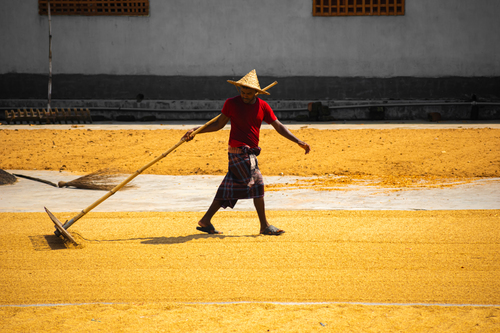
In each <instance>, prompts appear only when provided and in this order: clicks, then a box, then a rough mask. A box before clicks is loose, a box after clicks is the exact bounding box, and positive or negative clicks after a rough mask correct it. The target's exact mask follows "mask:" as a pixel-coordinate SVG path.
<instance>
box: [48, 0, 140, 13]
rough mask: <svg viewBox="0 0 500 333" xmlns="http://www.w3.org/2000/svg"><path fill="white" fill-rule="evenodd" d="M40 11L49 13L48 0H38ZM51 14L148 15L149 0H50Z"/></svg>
mask: <svg viewBox="0 0 500 333" xmlns="http://www.w3.org/2000/svg"><path fill="white" fill-rule="evenodd" d="M38 13H39V14H40V15H47V14H48V5H47V0H39V1H38ZM50 14H51V15H87V16H101V15H103V16H105V15H107V16H147V15H149V0H142V1H133V0H79V1H76V0H50Z"/></svg>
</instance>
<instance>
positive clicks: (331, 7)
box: [313, 0, 405, 16]
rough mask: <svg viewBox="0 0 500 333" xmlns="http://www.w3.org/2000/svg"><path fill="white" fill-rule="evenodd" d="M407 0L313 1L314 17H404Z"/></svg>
mask: <svg viewBox="0 0 500 333" xmlns="http://www.w3.org/2000/svg"><path fill="white" fill-rule="evenodd" d="M404 14H405V0H313V15H314V16H370V15H377V16H378V15H404Z"/></svg>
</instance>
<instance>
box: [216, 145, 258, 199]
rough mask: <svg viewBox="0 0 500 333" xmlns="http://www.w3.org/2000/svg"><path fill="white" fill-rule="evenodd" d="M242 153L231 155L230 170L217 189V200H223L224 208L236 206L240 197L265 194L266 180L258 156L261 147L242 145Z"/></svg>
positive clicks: (251, 197) (245, 197) (254, 196)
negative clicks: (263, 177)
mask: <svg viewBox="0 0 500 333" xmlns="http://www.w3.org/2000/svg"><path fill="white" fill-rule="evenodd" d="M240 148H241V150H242V153H240V154H233V153H228V155H229V171H228V172H227V174H226V177H224V180H222V183H221V184H220V186H219V189H218V190H217V194H216V195H215V200H222V201H223V202H222V208H227V207H231V208H234V206H235V205H236V202H237V201H238V200H239V199H253V198H261V197H263V196H264V180H263V179H262V174H261V173H260V170H259V165H258V162H257V156H259V154H260V148H259V147H257V148H250V147H248V146H243V147H240Z"/></svg>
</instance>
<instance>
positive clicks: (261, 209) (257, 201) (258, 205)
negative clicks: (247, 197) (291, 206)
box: [253, 197, 269, 233]
mask: <svg viewBox="0 0 500 333" xmlns="http://www.w3.org/2000/svg"><path fill="white" fill-rule="evenodd" d="M253 204H254V206H255V210H256V211H257V215H258V216H259V222H260V233H262V232H263V231H264V230H266V228H267V227H269V222H267V218H266V205H265V203H264V197H262V198H254V199H253Z"/></svg>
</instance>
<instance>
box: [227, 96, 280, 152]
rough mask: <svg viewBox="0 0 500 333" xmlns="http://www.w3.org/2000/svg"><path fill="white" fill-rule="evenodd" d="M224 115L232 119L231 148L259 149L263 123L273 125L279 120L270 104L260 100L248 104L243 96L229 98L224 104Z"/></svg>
mask: <svg viewBox="0 0 500 333" xmlns="http://www.w3.org/2000/svg"><path fill="white" fill-rule="evenodd" d="M222 113H223V114H224V115H225V116H227V117H229V118H230V119H231V132H230V133H229V145H230V146H231V147H241V146H244V145H248V146H250V148H255V147H257V146H258V145H259V133H260V126H261V125H262V121H265V122H266V123H268V124H271V123H272V122H274V121H276V120H277V119H278V118H276V116H275V115H274V112H273V109H271V107H270V106H269V104H267V103H266V102H265V101H263V100H261V99H260V98H257V100H256V101H255V103H254V104H246V103H245V102H243V99H242V98H241V96H236V97H233V98H229V99H227V100H226V102H225V103H224V107H223V108H222Z"/></svg>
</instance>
